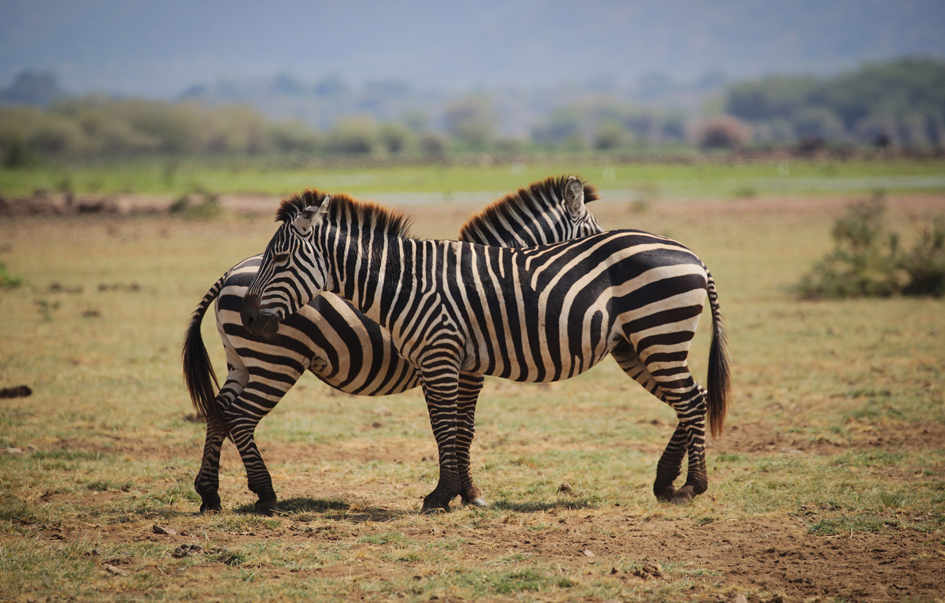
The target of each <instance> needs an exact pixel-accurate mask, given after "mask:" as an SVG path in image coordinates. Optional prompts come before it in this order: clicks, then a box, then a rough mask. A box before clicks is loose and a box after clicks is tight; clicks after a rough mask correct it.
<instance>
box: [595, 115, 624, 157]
mask: <svg viewBox="0 0 945 603" xmlns="http://www.w3.org/2000/svg"><path fill="white" fill-rule="evenodd" d="M630 140H631V137H630V134H629V133H628V132H627V130H626V129H624V127H623V124H621V123H620V122H618V121H616V120H613V119H606V120H604V121H602V122H601V124H600V125H599V126H598V127H597V133H596V134H595V135H594V148H595V149H597V150H598V151H609V150H611V149H617V148H620V147H623V146H626V145H627V144H629V143H630Z"/></svg>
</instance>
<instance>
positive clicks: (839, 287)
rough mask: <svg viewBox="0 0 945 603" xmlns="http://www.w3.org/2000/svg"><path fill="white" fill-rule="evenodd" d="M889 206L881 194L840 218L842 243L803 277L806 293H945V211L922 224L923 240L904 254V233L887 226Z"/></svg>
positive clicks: (836, 230)
mask: <svg viewBox="0 0 945 603" xmlns="http://www.w3.org/2000/svg"><path fill="white" fill-rule="evenodd" d="M885 209H886V208H885V204H884V203H883V201H882V197H881V196H880V195H877V196H875V197H874V199H873V200H872V201H871V202H869V203H862V204H858V205H853V206H851V207H850V208H849V210H848V211H847V214H846V215H845V216H843V217H841V218H838V219H837V221H836V222H834V226H833V231H832V233H831V235H832V237H833V239H834V241H835V242H836V247H835V249H834V250H833V251H832V252H830V253H829V254H827V255H826V256H825V257H824V258H823V259H822V260H821V261H820V262H818V263H817V265H815V266H814V268H813V270H811V272H809V273H808V274H807V275H805V276H804V277H803V279H801V282H800V283H799V285H798V290H799V292H800V294H801V296H802V297H804V298H806V299H820V298H835V299H838V298H848V297H888V296H891V295H898V294H903V295H932V296H935V297H941V296H943V295H945V216H938V217H937V218H935V219H934V220H933V221H932V224H931V225H930V226H926V227H923V228H920V229H919V241H918V242H917V243H916V245H915V246H914V247H913V249H912V251H910V252H908V253H904V252H902V250H901V249H900V247H899V235H898V234H896V233H893V232H887V231H886V229H885V228H884V225H883V216H884V214H885Z"/></svg>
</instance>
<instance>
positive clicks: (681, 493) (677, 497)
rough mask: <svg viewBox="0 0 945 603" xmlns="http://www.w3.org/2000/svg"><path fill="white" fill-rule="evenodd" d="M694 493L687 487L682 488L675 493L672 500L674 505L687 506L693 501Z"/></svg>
mask: <svg viewBox="0 0 945 603" xmlns="http://www.w3.org/2000/svg"><path fill="white" fill-rule="evenodd" d="M692 498H693V497H692V493H691V492H689V491H687V490H686V488H680V489H679V490H677V491H676V493H675V494H673V499H672V502H673V504H674V505H679V506H685V505H688V504H689V503H691V502H692Z"/></svg>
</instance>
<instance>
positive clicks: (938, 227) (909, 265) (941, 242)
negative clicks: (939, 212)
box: [899, 216, 945, 297]
mask: <svg viewBox="0 0 945 603" xmlns="http://www.w3.org/2000/svg"><path fill="white" fill-rule="evenodd" d="M917 228H918V230H919V241H918V242H917V243H916V245H915V247H913V249H912V252H911V253H908V254H906V255H905V256H904V257H902V258H901V259H900V262H899V265H900V266H901V268H902V269H903V270H904V271H905V272H906V274H908V275H909V283H908V284H907V285H906V286H905V288H904V289H903V290H902V292H903V293H905V294H906V295H932V296H934V297H942V296H945V216H936V217H935V219H934V220H932V223H931V224H926V225H922V226H918V227H917Z"/></svg>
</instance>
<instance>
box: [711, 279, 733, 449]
mask: <svg viewBox="0 0 945 603" xmlns="http://www.w3.org/2000/svg"><path fill="white" fill-rule="evenodd" d="M706 275H707V277H708V291H709V307H710V308H711V309H712V343H711V344H710V346H709V374H708V378H707V381H708V383H707V385H708V390H709V391H708V400H707V404H708V407H709V429H710V431H711V432H712V437H716V438H717V437H719V436H721V435H722V428H723V425H724V423H725V413H726V411H727V410H728V402H729V398H730V397H731V390H732V382H731V377H732V374H731V369H730V368H729V361H728V349H727V348H728V344H727V342H726V337H725V330H724V328H723V324H722V311H721V309H720V308H719V296H718V292H717V291H716V289H715V281H714V280H713V279H712V275H711V274H709V271H708V270H706Z"/></svg>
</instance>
